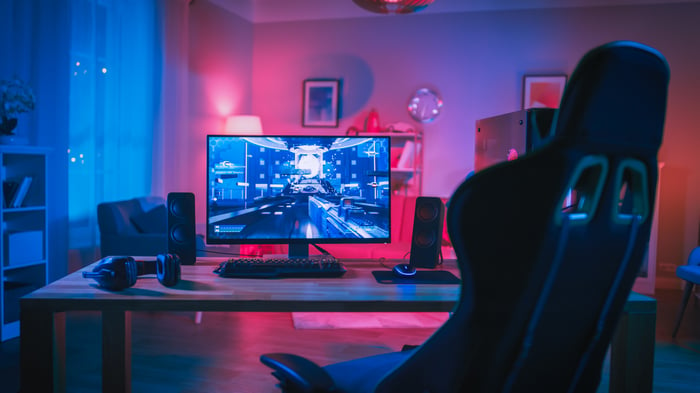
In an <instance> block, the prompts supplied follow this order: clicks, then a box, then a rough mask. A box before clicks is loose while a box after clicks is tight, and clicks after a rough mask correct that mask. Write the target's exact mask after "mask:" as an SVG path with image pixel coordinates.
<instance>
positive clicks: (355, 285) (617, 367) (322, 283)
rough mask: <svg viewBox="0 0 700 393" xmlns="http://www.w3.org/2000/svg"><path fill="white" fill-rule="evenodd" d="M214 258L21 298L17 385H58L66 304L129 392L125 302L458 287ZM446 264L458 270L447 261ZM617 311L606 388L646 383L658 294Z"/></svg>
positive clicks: (275, 301)
mask: <svg viewBox="0 0 700 393" xmlns="http://www.w3.org/2000/svg"><path fill="white" fill-rule="evenodd" d="M219 260H221V258H200V259H198V262H197V264H196V265H194V266H182V281H181V282H180V283H179V284H178V285H177V286H176V287H173V288H167V287H164V286H162V285H160V284H159V283H158V282H157V280H154V279H141V280H139V281H137V283H136V285H134V286H133V287H131V288H128V289H126V290H124V291H121V292H109V291H105V290H102V289H100V288H99V287H97V286H96V284H95V282H94V281H93V280H87V279H84V278H83V277H82V271H85V270H88V271H89V270H92V265H90V266H87V267H85V268H84V269H81V270H79V271H77V272H74V273H72V274H70V275H68V276H66V277H64V278H62V279H60V280H58V281H55V282H53V283H51V284H50V285H48V286H46V287H44V288H41V289H39V290H37V291H35V292H33V293H32V294H30V295H27V296H26V297H24V298H22V299H21V301H20V303H21V315H20V320H21V322H20V335H21V338H20V340H21V341H20V363H21V391H22V392H63V391H65V356H66V354H65V312H66V311H78V310H94V311H100V312H101V313H102V359H103V360H102V391H103V392H130V391H131V311H193V312H196V311H266V312H292V311H335V312H337V311H354V312H392V311H413V312H419V311H426V312H428V311H451V310H452V309H453V308H454V305H455V301H456V299H457V298H458V296H459V285H386V284H378V283H377V282H376V281H375V280H374V278H373V276H372V274H371V271H372V270H378V269H383V267H382V266H381V265H379V264H378V263H377V262H376V261H343V262H345V264H346V266H347V267H348V268H349V269H348V272H347V273H346V274H345V275H344V276H343V277H342V278H340V279H338V278H332V279H286V280H274V281H271V280H250V279H229V278H220V277H218V276H217V275H215V274H213V273H212V270H213V269H214V267H215V266H216V261H219ZM385 263H389V264H391V261H388V262H385ZM445 266H446V268H447V269H449V270H452V271H455V272H456V270H455V265H454V262H450V261H446V264H445ZM268 283H274V285H268ZM651 305H653V307H651ZM625 311H626V314H625V321H626V322H625V323H621V327H624V329H623V330H624V332H622V333H621V332H620V331H618V334H617V335H616V342H614V343H613V357H612V365H611V375H613V374H614V375H619V376H620V377H619V378H613V377H612V376H611V388H612V387H613V379H615V380H617V381H621V382H620V383H618V384H617V385H615V386H617V387H618V388H619V390H616V391H627V388H628V387H630V386H631V385H630V384H629V383H627V382H624V381H635V384H639V383H640V382H639V381H640V379H639V377H644V378H643V379H641V381H642V382H641V383H643V384H644V385H645V386H643V387H642V388H641V389H640V390H636V391H648V392H651V375H652V374H653V348H654V324H655V315H656V314H655V311H656V302H655V300H654V299H651V298H647V297H645V296H641V295H634V296H631V297H630V299H629V300H628V305H627V306H626V308H625ZM638 314H639V315H644V316H645V318H637V317H636V315H638ZM642 325H643V326H642ZM642 327H643V328H642ZM649 327H651V329H649ZM618 330H620V329H618ZM632 333H635V334H632ZM637 333H638V334H637ZM633 340H634V343H633V342H632V341H633ZM618 341H623V343H622V345H620V348H622V349H621V351H622V352H620V351H618V352H615V348H616V345H617V342H618ZM633 347H634V348H636V349H635V350H637V351H639V350H641V351H646V352H648V351H651V357H648V356H646V357H644V359H645V360H644V361H642V362H641V363H639V362H636V360H639V359H640V358H639V356H624V355H619V354H621V353H628V351H630V350H632V348H633ZM616 353H618V355H617V356H616ZM647 381H648V382H649V384H648V385H646V384H647Z"/></svg>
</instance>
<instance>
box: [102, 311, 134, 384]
mask: <svg viewBox="0 0 700 393" xmlns="http://www.w3.org/2000/svg"><path fill="white" fill-rule="evenodd" d="M102 392H104V393H112V392H114V393H117V392H119V393H122V392H123V393H130V392H131V311H103V312H102Z"/></svg>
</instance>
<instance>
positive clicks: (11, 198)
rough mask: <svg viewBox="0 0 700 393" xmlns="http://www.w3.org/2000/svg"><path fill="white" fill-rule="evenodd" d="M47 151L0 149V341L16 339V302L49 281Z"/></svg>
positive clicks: (17, 309) (32, 147)
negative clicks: (0, 201) (0, 261)
mask: <svg viewBox="0 0 700 393" xmlns="http://www.w3.org/2000/svg"><path fill="white" fill-rule="evenodd" d="M47 152H48V149H47V148H42V147H34V146H13V145H0V162H2V168H0V178H2V182H3V189H2V205H1V207H0V217H1V218H2V225H0V259H1V260H2V264H0V281H2V287H1V288H0V321H2V324H1V326H2V329H1V330H0V339H2V341H5V340H8V339H11V338H14V337H17V336H18V335H19V299H20V298H21V297H22V296H24V295H26V294H28V293H30V292H32V291H34V290H36V289H38V288H40V287H43V286H44V285H46V283H47V279H48V264H47V260H46V255H47V254H48V253H47V241H46V239H47V232H48V219H47V214H46V208H47V207H46V203H47V188H46V174H47V166H46V154H47ZM12 184H14V186H13V185H12Z"/></svg>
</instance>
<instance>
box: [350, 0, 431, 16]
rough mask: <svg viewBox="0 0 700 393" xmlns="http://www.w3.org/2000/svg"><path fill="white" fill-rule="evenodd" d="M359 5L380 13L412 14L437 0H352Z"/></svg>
mask: <svg viewBox="0 0 700 393" xmlns="http://www.w3.org/2000/svg"><path fill="white" fill-rule="evenodd" d="M352 1H353V2H354V3H355V4H357V5H358V6H360V7H362V8H364V9H366V10H368V11H372V12H376V13H378V14H410V13H413V12H418V11H420V10H422V9H423V8H425V7H427V6H429V5H430V4H432V3H433V2H434V1H435V0H352Z"/></svg>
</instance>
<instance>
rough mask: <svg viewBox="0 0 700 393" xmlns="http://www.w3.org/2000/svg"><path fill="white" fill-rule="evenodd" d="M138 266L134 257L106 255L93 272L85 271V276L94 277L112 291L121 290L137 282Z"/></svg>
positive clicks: (102, 285)
mask: <svg viewBox="0 0 700 393" xmlns="http://www.w3.org/2000/svg"><path fill="white" fill-rule="evenodd" d="M137 271H138V267H137V265H136V261H135V260H134V258H132V257H106V258H104V259H102V260H101V261H100V262H99V263H98V264H97V265H96V266H95V268H94V269H92V272H83V277H85V278H92V279H94V280H95V281H97V284H98V285H99V286H101V287H103V288H105V289H108V290H110V291H121V290H122V289H126V288H129V287H131V286H133V285H134V284H136V277H137V274H138V273H137Z"/></svg>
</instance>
